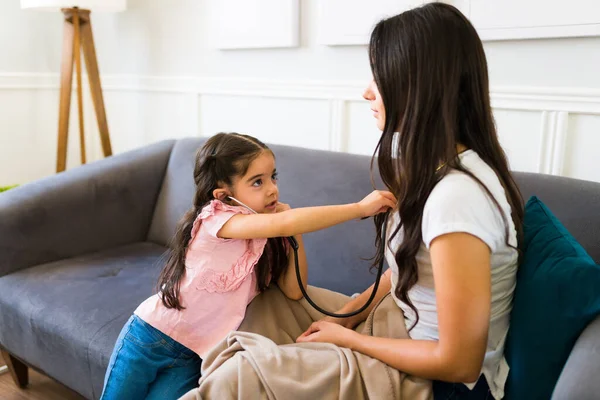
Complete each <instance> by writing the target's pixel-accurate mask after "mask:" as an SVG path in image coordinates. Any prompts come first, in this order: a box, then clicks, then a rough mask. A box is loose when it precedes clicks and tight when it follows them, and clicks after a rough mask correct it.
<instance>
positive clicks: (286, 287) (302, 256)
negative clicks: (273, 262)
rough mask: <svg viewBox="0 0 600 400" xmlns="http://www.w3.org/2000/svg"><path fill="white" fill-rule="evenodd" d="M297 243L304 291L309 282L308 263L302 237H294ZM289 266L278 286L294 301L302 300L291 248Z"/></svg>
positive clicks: (280, 278)
mask: <svg viewBox="0 0 600 400" xmlns="http://www.w3.org/2000/svg"><path fill="white" fill-rule="evenodd" d="M294 238H295V239H296V241H297V242H298V265H299V266H300V275H301V276H302V283H303V284H304V289H306V286H307V282H306V281H307V280H308V268H307V262H306V253H305V252H304V243H303V242H302V236H300V235H296V236H294ZM288 258H289V261H288V266H287V268H286V270H285V271H284V272H283V274H281V276H280V277H279V281H278V282H277V285H278V286H279V288H280V289H281V291H282V292H283V294H285V296H286V297H287V298H289V299H292V300H300V299H301V298H302V292H301V291H300V287H299V286H298V279H297V278H296V262H295V261H294V249H293V248H292V247H291V246H290V251H289V252H288Z"/></svg>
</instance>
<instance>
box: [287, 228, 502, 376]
mask: <svg viewBox="0 0 600 400" xmlns="http://www.w3.org/2000/svg"><path fill="white" fill-rule="evenodd" d="M430 253H431V261H432V265H433V275H434V280H435V293H436V301H437V308H438V324H439V325H438V327H439V340H438V341H431V340H412V339H389V338H378V337H371V336H363V335H360V334H358V333H357V332H354V331H352V330H349V329H346V328H343V327H341V326H339V325H336V324H331V323H327V322H324V321H318V322H315V323H314V324H313V325H312V326H311V327H310V328H309V329H308V330H307V331H306V332H305V333H304V334H302V336H300V337H299V338H298V341H299V342H313V341H314V342H329V343H335V344H337V345H339V346H343V347H349V348H351V349H353V350H356V351H358V352H361V353H363V354H366V355H368V356H371V357H373V358H376V359H378V360H380V361H383V362H385V363H386V364H388V365H390V366H391V367H393V368H396V369H398V370H401V371H403V372H406V373H408V374H410V375H415V376H419V377H423V378H428V379H436V380H442V381H447V382H475V381H476V380H477V379H478V378H479V374H480V372H481V366H482V364H483V359H484V356H485V351H486V346H487V335H488V329H489V322H490V307H491V274H490V269H491V268H490V249H489V247H487V245H486V244H485V243H484V242H483V241H481V240H480V239H478V238H476V237H475V236H472V235H469V234H467V233H450V234H447V235H443V236H440V237H438V238H436V239H434V240H433V242H432V244H431V249H430Z"/></svg>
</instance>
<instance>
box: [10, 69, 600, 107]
mask: <svg viewBox="0 0 600 400" xmlns="http://www.w3.org/2000/svg"><path fill="white" fill-rule="evenodd" d="M101 81H102V87H103V90H104V91H107V92H108V91H122V92H164V93H189V94H197V95H222V96H252V97H270V98H286V99H315V100H318V99H320V100H344V101H362V97H361V95H362V92H363V90H364V88H365V85H366V83H365V82H359V81H309V80H306V81H303V80H277V79H255V78H221V77H159V76H139V75H103V76H102V77H101ZM59 82H60V80H59V74H51V73H39V74H38V73H0V90H58V88H59ZM83 82H87V78H86V77H84V79H83ZM73 89H75V86H73ZM491 98H492V107H493V108H495V109H501V110H529V111H565V112H570V113H581V114H594V115H600V89H588V88H569V87H550V86H548V87H536V86H493V87H491Z"/></svg>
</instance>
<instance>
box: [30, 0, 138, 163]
mask: <svg viewBox="0 0 600 400" xmlns="http://www.w3.org/2000/svg"><path fill="white" fill-rule="evenodd" d="M126 6H127V0H21V8H25V9H39V10H47V11H58V10H60V11H62V13H63V15H64V41H63V52H62V65H61V73H60V108H59V116H58V150H57V158H56V172H61V171H64V170H65V169H66V166H67V143H68V137H69V114H70V111H71V86H72V81H73V65H75V70H76V78H77V108H78V112H79V141H80V148H81V163H82V164H85V163H86V150H85V137H84V124H83V98H82V84H81V52H82V51H83V56H84V58H85V66H86V69H87V74H88V79H89V84H90V92H91V97H92V103H93V104H94V109H95V111H96V119H97V120H98V130H99V131H100V141H101V142H102V151H103V153H104V156H105V157H107V156H110V155H112V147H111V144H110V135H109V133H108V123H107V120H106V111H105V109H104V99H103V97H102V87H101V85H100V74H99V71H98V62H97V59H96V49H95V47H94V37H93V35H92V21H91V19H90V12H91V11H92V10H93V11H111V12H116V11H123V10H125V8H126Z"/></svg>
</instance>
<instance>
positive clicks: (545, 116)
mask: <svg viewBox="0 0 600 400" xmlns="http://www.w3.org/2000/svg"><path fill="white" fill-rule="evenodd" d="M59 78H60V77H59V75H58V74H51V73H45V74H38V73H0V94H2V93H3V92H6V91H15V90H21V91H38V90H51V91H55V92H56V101H57V103H58V91H59V82H60V79H59ZM101 80H102V86H103V90H104V91H105V93H106V94H109V93H111V92H117V93H138V94H143V93H167V94H180V95H182V96H185V98H186V102H189V104H190V107H191V108H190V109H192V110H196V111H195V112H196V115H195V122H194V124H195V126H191V127H190V129H191V130H192V131H194V132H197V133H198V134H199V135H201V134H202V133H203V132H201V131H200V130H201V129H200V127H201V120H200V119H201V117H202V110H200V108H201V103H200V100H201V99H202V97H203V96H232V97H237V96H249V97H267V98H281V99H286V100H318V101H323V102H326V103H325V104H326V105H327V107H328V115H329V129H328V135H329V145H328V148H329V150H332V151H339V152H347V151H348V150H349V140H350V138H349V136H348V132H349V123H350V118H351V116H350V115H349V113H348V110H349V106H350V103H351V102H363V101H364V100H363V99H362V97H361V95H362V92H363V90H364V82H358V81H302V80H275V79H253V78H220V77H212V78H211V77H157V76H137V75H104V76H102V77H101ZM83 82H85V84H84V109H85V112H84V119H85V126H86V142H87V143H88V145H87V146H88V158H89V159H90V160H94V159H99V158H101V156H102V155H101V148H100V146H99V143H98V140H97V135H98V132H97V129H98V128H97V126H96V120H95V116H94V111H93V107H92V104H91V99H90V96H89V88H88V87H87V78H86V77H84V79H83ZM73 90H75V85H73ZM491 100H492V107H493V108H494V109H495V110H507V111H532V112H537V113H540V118H541V120H540V124H539V126H540V128H539V129H540V131H539V132H540V140H539V154H538V160H537V168H536V170H537V172H540V173H546V174H553V175H563V174H564V172H565V171H564V164H565V158H566V156H567V144H568V140H569V137H568V136H569V132H568V128H569V127H568V123H569V115H570V114H587V115H600V89H587V88H566V87H527V86H499V87H492V88H491ZM72 103H74V100H72ZM109 118H110V116H109ZM72 128H73V129H76V126H73V127H72ZM194 129H195V130H194ZM534 168H535V167H534Z"/></svg>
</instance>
